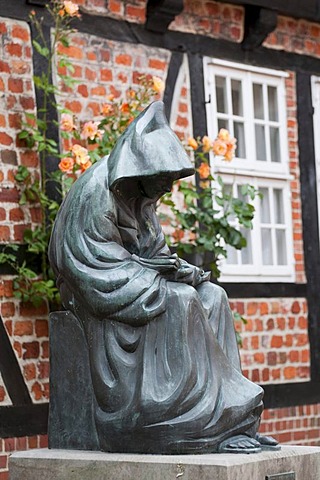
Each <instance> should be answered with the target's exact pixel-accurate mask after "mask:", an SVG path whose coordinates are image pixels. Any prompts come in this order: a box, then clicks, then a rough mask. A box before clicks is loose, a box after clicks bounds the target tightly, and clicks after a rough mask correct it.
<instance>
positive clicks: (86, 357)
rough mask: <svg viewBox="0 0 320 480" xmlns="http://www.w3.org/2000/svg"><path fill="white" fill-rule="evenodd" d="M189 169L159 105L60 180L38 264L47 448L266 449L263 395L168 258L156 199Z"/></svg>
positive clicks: (219, 301) (206, 305) (198, 285)
mask: <svg viewBox="0 0 320 480" xmlns="http://www.w3.org/2000/svg"><path fill="white" fill-rule="evenodd" d="M193 173H194V169H193V166H192V164H191V162H190V160H189V157H188V155H187V154H186V152H185V150H184V148H183V147H182V145H181V143H180V141H179V140H178V138H177V136H176V135H175V134H174V132H173V131H172V130H171V128H170V127H169V125H168V123H167V120H166V118H165V115H164V107H163V103H162V102H154V103H152V104H151V105H150V106H149V107H148V108H147V109H146V110H144V111H143V112H142V113H141V114H140V115H139V116H138V117H137V118H136V119H135V120H134V121H133V122H132V123H131V124H130V125H129V127H128V128H127V130H126V131H125V132H124V133H123V134H122V136H121V137H120V138H119V140H118V142H117V144H116V146H115V148H114V149H113V151H112V153H111V154H110V156H109V157H105V158H102V159H101V160H100V161H99V162H97V163H96V164H95V165H94V166H92V167H91V168H90V169H88V170H87V171H86V172H85V173H84V174H83V175H81V177H80V178H79V179H78V180H77V181H76V182H75V183H74V185H73V186H72V188H71V190H70V191H69V193H68V195H67V196H66V198H65V200H64V202H63V203H62V205H61V208H60V211H59V213H58V215H57V219H56V222H55V226H54V229H53V233H52V238H51V243H50V248H49V257H50V262H51V265H52V268H53V270H54V272H55V274H56V276H57V284H58V286H59V289H60V293H61V300H62V304H63V307H64V309H65V310H64V311H61V312H56V313H52V314H51V320H50V321H51V323H50V335H51V368H52V377H51V401H50V414H49V445H50V447H51V448H78V449H92V450H102V451H105V452H130V453H153V454H156V453H158V454H190V453H217V452H235V453H238V452H241V453H254V452H260V451H261V450H263V449H277V448H279V446H278V445H277V442H276V441H275V440H274V439H272V438H271V437H264V436H262V435H259V434H258V433H257V431H258V426H259V422H260V415H261V412H262V409H263V405H262V397H263V390H262V388H261V387H260V386H258V385H255V384H254V383H252V382H250V381H249V380H247V379H246V378H245V377H244V376H243V375H242V373H241V367H240V360H239V353H238V347H237V342H236V336H235V331H234V326H233V317H232V314H231V311H230V308H229V303H228V298H227V296H226V294H225V292H224V290H223V289H222V288H221V287H219V286H217V285H215V284H213V283H211V282H210V279H209V273H206V272H204V271H203V270H201V269H200V268H198V267H196V266H193V265H190V264H188V263H187V262H186V261H184V260H182V259H180V258H179V257H178V256H177V255H176V254H172V253H171V252H170V250H169V248H168V246H167V244H166V241H165V237H164V234H163V232H162V229H161V226H160V224H159V220H158V218H157V215H156V203H157V201H158V200H159V198H160V197H161V196H162V195H163V194H164V193H166V192H169V191H170V190H171V188H172V184H173V182H174V181H175V180H178V179H180V178H183V177H187V176H190V175H192V174H193Z"/></svg>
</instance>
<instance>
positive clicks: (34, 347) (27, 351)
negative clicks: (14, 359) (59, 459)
mask: <svg viewBox="0 0 320 480" xmlns="http://www.w3.org/2000/svg"><path fill="white" fill-rule="evenodd" d="M22 348H23V349H24V352H23V359H24V360H25V359H27V358H38V357H39V353H40V348H39V342H24V343H23V344H22Z"/></svg>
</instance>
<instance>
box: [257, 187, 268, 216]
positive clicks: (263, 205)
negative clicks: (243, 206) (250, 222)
mask: <svg viewBox="0 0 320 480" xmlns="http://www.w3.org/2000/svg"><path fill="white" fill-rule="evenodd" d="M259 190H260V193H261V194H262V198H261V200H260V217H261V223H270V201H269V190H268V189H267V188H260V189H259Z"/></svg>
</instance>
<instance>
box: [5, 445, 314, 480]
mask: <svg viewBox="0 0 320 480" xmlns="http://www.w3.org/2000/svg"><path fill="white" fill-rule="evenodd" d="M285 474H286V475H285ZM290 474H291V475H290ZM9 475H10V476H9V478H10V480H22V479H23V480H43V479H44V478H45V479H46V480H92V479H94V480H176V479H180V480H198V479H199V480H200V479H201V480H249V479H250V480H269V479H270V480H319V479H320V448H318V447H293V446H284V447H282V449H281V450H280V451H278V452H262V453H259V454H251V455H245V454H210V455H172V456H169V455H137V454H135V455H131V454H110V453H102V452H88V451H85V452H84V451H77V450H72V451H71V450H48V449H41V450H28V451H26V452H17V453H14V454H13V455H12V456H11V457H10V461H9Z"/></svg>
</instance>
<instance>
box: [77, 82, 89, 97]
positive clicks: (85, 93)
mask: <svg viewBox="0 0 320 480" xmlns="http://www.w3.org/2000/svg"><path fill="white" fill-rule="evenodd" d="M78 92H79V93H80V95H82V96H83V97H85V98H87V97H88V96H89V92H88V87H87V85H78Z"/></svg>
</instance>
